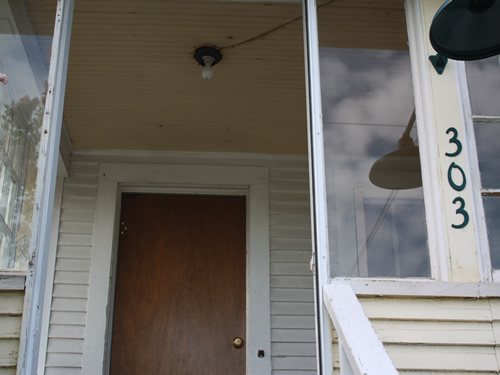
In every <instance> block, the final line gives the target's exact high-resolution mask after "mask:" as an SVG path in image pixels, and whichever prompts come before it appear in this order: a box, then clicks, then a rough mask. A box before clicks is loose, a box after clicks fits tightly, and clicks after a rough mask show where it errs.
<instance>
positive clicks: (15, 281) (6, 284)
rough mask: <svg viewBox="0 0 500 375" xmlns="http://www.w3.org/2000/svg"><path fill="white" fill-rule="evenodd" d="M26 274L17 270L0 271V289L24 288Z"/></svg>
mask: <svg viewBox="0 0 500 375" xmlns="http://www.w3.org/2000/svg"><path fill="white" fill-rule="evenodd" d="M25 282H26V274H25V273H24V272H23V273H16V272H2V273H0V291H2V290H24V285H25Z"/></svg>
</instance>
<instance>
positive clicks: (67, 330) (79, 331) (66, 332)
mask: <svg viewBox="0 0 500 375" xmlns="http://www.w3.org/2000/svg"><path fill="white" fill-rule="evenodd" d="M84 336H85V326H77V325H58V324H51V326H50V329H49V337H50V338H70V339H83V338H84Z"/></svg>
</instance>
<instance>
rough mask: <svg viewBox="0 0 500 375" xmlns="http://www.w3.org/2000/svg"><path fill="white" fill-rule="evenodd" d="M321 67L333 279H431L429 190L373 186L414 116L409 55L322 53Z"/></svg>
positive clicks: (343, 50) (346, 51) (364, 51)
mask: <svg viewBox="0 0 500 375" xmlns="http://www.w3.org/2000/svg"><path fill="white" fill-rule="evenodd" d="M320 68H321V85H322V105H323V123H324V142H325V163H326V174H327V202H328V220H329V237H330V254H331V257H330V268H331V275H332V276H386V277H428V276H430V267H429V255H428V250H427V236H426V229H425V218H424V209H423V194H422V188H417V189H411V190H398V191H395V190H386V189H381V188H378V187H376V186H374V185H373V184H372V183H371V182H370V181H369V179H368V175H369V172H370V168H371V167H372V165H373V164H374V163H375V161H376V160H377V159H378V158H380V157H381V156H383V155H385V154H387V153H389V152H392V151H395V150H396V149H397V148H398V140H399V139H400V138H401V136H402V134H403V133H404V131H405V129H406V127H407V125H408V121H409V119H410V117H411V114H412V112H413V110H414V103H413V89H412V81H411V71H410V62H409V55H408V51H388V50H367V49H346V48H320ZM411 136H412V138H413V139H414V140H415V141H417V142H416V143H417V144H418V140H417V133H416V127H413V129H412V132H411Z"/></svg>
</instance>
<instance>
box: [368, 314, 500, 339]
mask: <svg viewBox="0 0 500 375" xmlns="http://www.w3.org/2000/svg"><path fill="white" fill-rule="evenodd" d="M371 323H372V325H373V327H374V328H375V331H376V332H377V334H378V336H379V337H380V339H381V340H382V342H383V343H384V344H388V343H390V344H408V345H420V344H422V345H424V344H427V345H450V344H453V345H462V346H494V345H496V340H495V335H494V330H493V329H492V323H491V322H471V321H466V322H450V321H442V320H440V321H407V320H375V319H372V320H371Z"/></svg>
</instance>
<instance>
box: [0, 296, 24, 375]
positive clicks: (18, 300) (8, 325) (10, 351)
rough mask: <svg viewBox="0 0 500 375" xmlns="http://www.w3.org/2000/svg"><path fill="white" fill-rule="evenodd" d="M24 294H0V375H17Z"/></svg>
mask: <svg viewBox="0 0 500 375" xmlns="http://www.w3.org/2000/svg"><path fill="white" fill-rule="evenodd" d="M23 304H24V292H20V291H2V292H0V375H3V374H15V372H16V364H17V356H18V353H19V337H20V335H21V315H22V312H23Z"/></svg>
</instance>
